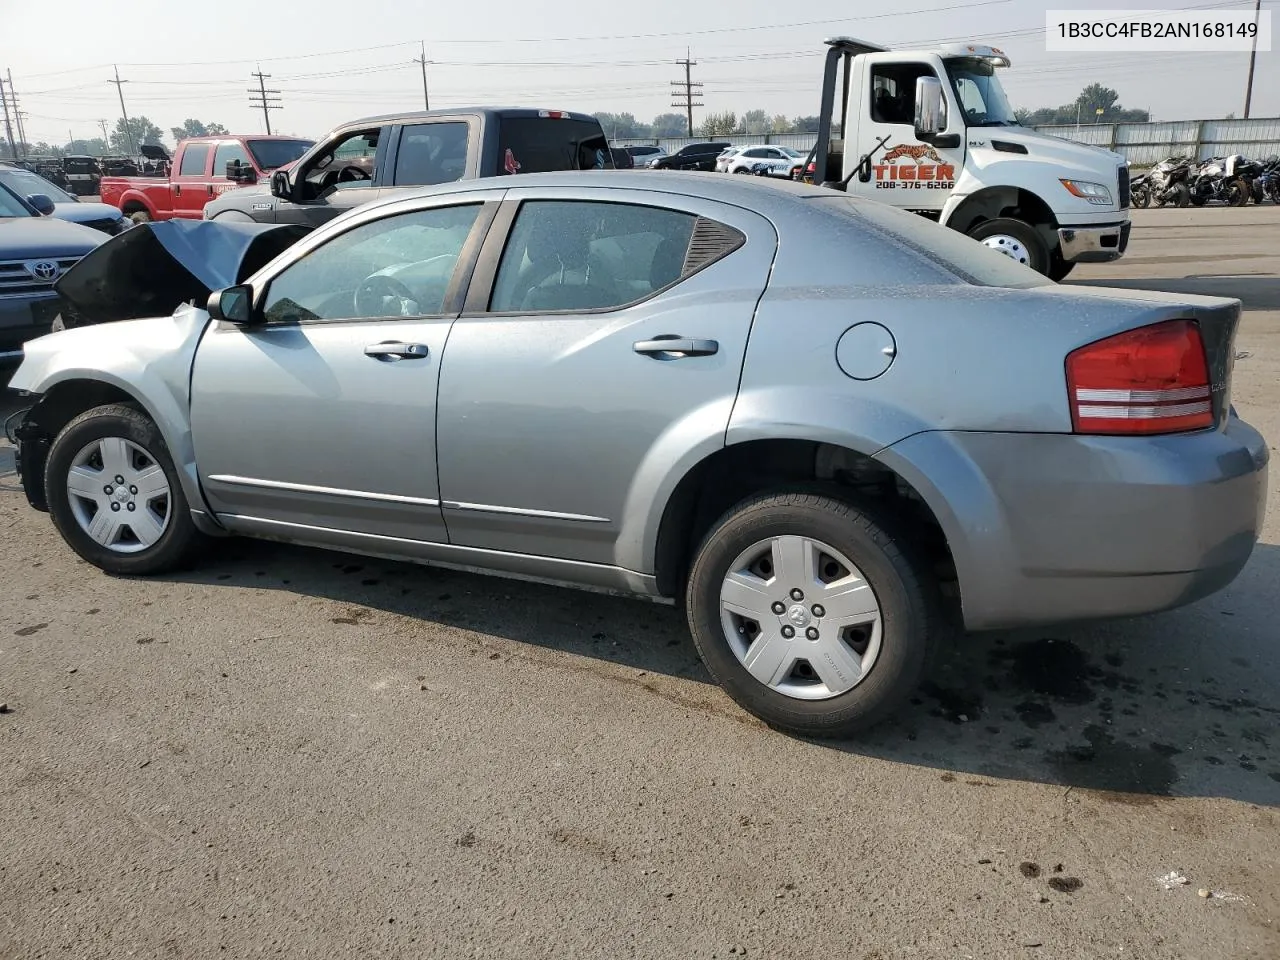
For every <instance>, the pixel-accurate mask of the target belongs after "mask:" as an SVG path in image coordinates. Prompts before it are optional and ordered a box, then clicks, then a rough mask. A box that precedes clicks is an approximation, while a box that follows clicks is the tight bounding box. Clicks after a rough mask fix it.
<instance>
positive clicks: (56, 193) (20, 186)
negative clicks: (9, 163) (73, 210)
mask: <svg viewBox="0 0 1280 960" xmlns="http://www.w3.org/2000/svg"><path fill="white" fill-rule="evenodd" d="M0 183H3V184H4V185H5V186H6V187H8V188H9V189H10V190H12V191H13V192H14V193H16V194H17V195H18V196H20V197H29V196H32V195H33V194H37V193H43V194H44V195H45V196H46V197H48V198H49V199H50V200H52V201H53V202H54V203H75V202H76V198H75V197H73V196H71V194H69V193H67V192H66V191H65V190H63V189H61V188H59V187H57V186H55V185H54V184H52V183H50V182H49V181H48V180H46V179H45V178H44V177H42V176H40V175H39V174H36V173H32V172H31V171H30V170H22V169H4V168H0Z"/></svg>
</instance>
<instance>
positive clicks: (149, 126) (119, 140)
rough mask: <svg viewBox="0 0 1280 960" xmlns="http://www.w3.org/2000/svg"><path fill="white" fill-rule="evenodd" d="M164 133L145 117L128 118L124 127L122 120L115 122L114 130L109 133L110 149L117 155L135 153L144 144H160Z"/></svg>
mask: <svg viewBox="0 0 1280 960" xmlns="http://www.w3.org/2000/svg"><path fill="white" fill-rule="evenodd" d="M163 138H164V131H163V130H161V129H160V128H159V127H157V126H156V125H155V124H154V123H152V122H151V121H150V120H148V119H147V118H146V117H130V118H129V125H128V126H127V127H126V126H125V123H124V118H123V117H121V118H120V119H119V120H117V121H116V128H115V129H114V130H112V131H111V149H112V150H115V151H116V152H117V153H125V154H130V153H136V152H137V148H138V147H139V146H140V145H141V144H144V143H151V144H157V145H158V144H160V143H161V142H162V140H163Z"/></svg>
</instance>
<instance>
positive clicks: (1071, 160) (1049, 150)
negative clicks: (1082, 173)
mask: <svg viewBox="0 0 1280 960" xmlns="http://www.w3.org/2000/svg"><path fill="white" fill-rule="evenodd" d="M967 136H968V140H969V144H970V146H971V147H972V145H973V144H974V143H975V142H983V143H986V144H987V148H988V149H989V148H990V144H991V143H992V141H1004V142H1005V143H1017V144H1020V145H1022V146H1023V147H1026V149H1027V153H1026V156H1027V157H1028V158H1030V159H1032V160H1049V161H1053V162H1056V163H1059V164H1062V165H1063V166H1069V167H1076V168H1079V169H1083V170H1093V171H1096V172H1097V173H1099V174H1100V175H1101V174H1105V176H1104V177H1103V179H1102V181H1101V182H1102V183H1109V182H1110V180H1111V178H1113V177H1114V176H1115V169H1116V168H1117V167H1118V166H1120V165H1121V164H1123V163H1124V162H1125V160H1124V157H1122V156H1121V155H1120V154H1118V153H1113V152H1112V151H1110V150H1104V149H1103V148H1102V147H1091V146H1089V145H1088V144H1084V143H1076V142H1074V141H1072V140H1063V139H1062V138H1061V137H1051V136H1049V134H1047V133H1040V132H1039V131H1038V130H1032V129H1031V128H1029V127H971V128H970V129H969V131H968V134H967ZM973 149H979V150H980V149H983V148H982V147H973ZM1001 156H1004V157H1008V158H1017V157H1020V156H1022V155H1021V154H1010V153H1005V154H1001Z"/></svg>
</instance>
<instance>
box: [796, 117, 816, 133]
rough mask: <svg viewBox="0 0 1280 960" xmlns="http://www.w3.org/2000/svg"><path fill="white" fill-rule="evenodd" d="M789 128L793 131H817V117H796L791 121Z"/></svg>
mask: <svg viewBox="0 0 1280 960" xmlns="http://www.w3.org/2000/svg"><path fill="white" fill-rule="evenodd" d="M791 129H792V131H793V132H795V133H817V132H818V118H817V117H796V118H795V119H794V120H792V121H791Z"/></svg>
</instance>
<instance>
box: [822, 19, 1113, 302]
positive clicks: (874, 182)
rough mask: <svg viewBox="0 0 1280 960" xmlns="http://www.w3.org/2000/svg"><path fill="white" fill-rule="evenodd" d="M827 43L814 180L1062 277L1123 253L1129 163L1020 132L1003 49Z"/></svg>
mask: <svg viewBox="0 0 1280 960" xmlns="http://www.w3.org/2000/svg"><path fill="white" fill-rule="evenodd" d="M827 45H828V48H829V49H828V51H827V60H826V69H825V73H824V76H823V83H822V110H821V112H820V114H819V118H820V120H819V123H820V125H819V128H818V142H817V145H816V146H815V147H814V149H813V152H812V154H811V155H810V160H809V162H808V163H807V164H806V167H805V176H804V179H805V180H808V181H810V182H813V183H816V184H821V185H823V186H825V187H834V188H836V189H841V190H847V191H848V192H849V193H851V194H855V195H859V196H864V197H869V198H871V199H874V200H879V201H882V202H884V203H888V204H891V205H893V206H897V207H902V208H903V209H906V210H911V211H914V212H917V213H920V214H923V215H924V216H928V217H931V218H933V219H936V220H937V221H938V222H939V223H941V224H943V225H944V226H948V227H951V228H953V229H955V230H959V231H960V232H961V233H965V234H968V235H969V236H971V237H973V238H974V239H977V240H981V241H982V242H983V243H985V244H987V245H988V246H991V247H994V248H996V249H998V250H1000V251H1002V252H1004V253H1006V254H1007V255H1009V256H1011V257H1013V258H1014V259H1016V260H1019V261H1021V262H1023V263H1026V264H1027V265H1028V266H1030V267H1032V268H1033V269H1035V270H1038V271H1039V272H1040V273H1043V274H1046V275H1048V276H1049V277H1052V278H1053V279H1054V280H1061V279H1062V278H1063V277H1065V276H1066V275H1067V274H1068V273H1069V272H1070V271H1071V268H1072V267H1073V266H1074V265H1075V264H1077V263H1101V262H1107V261H1110V260H1116V259H1118V258H1119V257H1120V256H1121V255H1123V253H1124V251H1125V248H1126V246H1128V242H1129V229H1130V226H1131V224H1130V221H1129V168H1128V164H1127V163H1126V162H1125V159H1124V157H1122V156H1121V155H1120V154H1118V153H1113V152H1112V151H1109V150H1103V149H1100V148H1097V147H1090V146H1085V145H1083V144H1079V143H1073V142H1071V141H1069V140H1063V139H1061V138H1059V137H1051V136H1047V135H1045V134H1042V133H1037V132H1036V131H1034V130H1031V129H1029V128H1027V127H1023V126H1021V125H1019V124H1018V122H1017V120H1016V119H1015V117H1014V113H1013V109H1012V108H1011V107H1010V106H1009V101H1008V99H1007V98H1006V97H1005V93H1004V89H1003V87H1002V86H1001V85H1000V80H999V77H998V76H997V75H996V71H997V69H999V68H1002V67H1008V66H1009V58H1008V57H1007V56H1006V55H1005V54H1004V52H1003V51H1001V50H1000V49H998V48H996V47H990V46H985V45H983V44H977V43H953V44H945V45H942V46H939V47H937V48H934V49H930V50H893V51H890V50H887V49H885V48H884V47H879V46H875V45H874V44H870V43H866V42H865V41H862V40H855V39H852V38H847V37H839V38H834V39H830V40H827ZM837 91H839V92H840V94H841V101H840V110H839V113H838V114H837V113H836V106H837V104H836V94H837ZM833 117H834V118H835V119H836V121H837V122H838V123H839V124H840V128H839V130H838V133H839V135H838V136H836V135H835V134H836V132H837V131H836V130H834V129H833V122H832V121H833ZM824 148H825V149H824Z"/></svg>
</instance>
